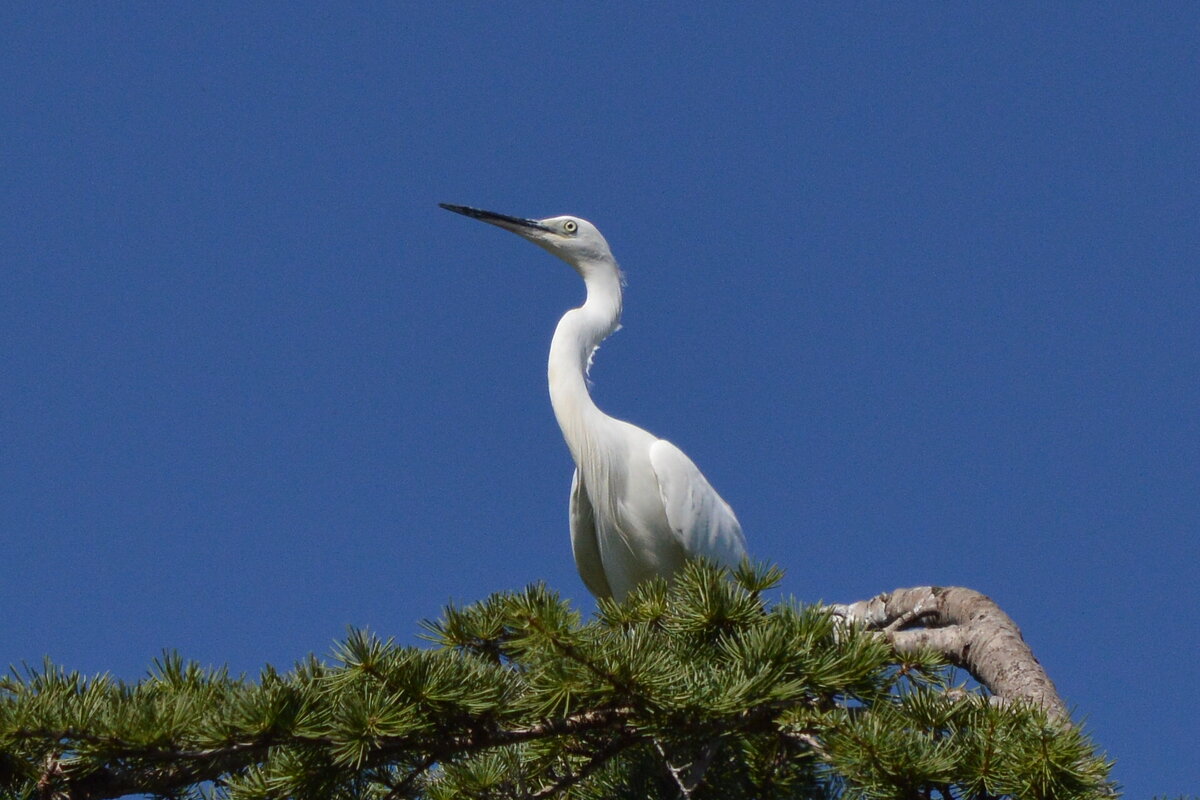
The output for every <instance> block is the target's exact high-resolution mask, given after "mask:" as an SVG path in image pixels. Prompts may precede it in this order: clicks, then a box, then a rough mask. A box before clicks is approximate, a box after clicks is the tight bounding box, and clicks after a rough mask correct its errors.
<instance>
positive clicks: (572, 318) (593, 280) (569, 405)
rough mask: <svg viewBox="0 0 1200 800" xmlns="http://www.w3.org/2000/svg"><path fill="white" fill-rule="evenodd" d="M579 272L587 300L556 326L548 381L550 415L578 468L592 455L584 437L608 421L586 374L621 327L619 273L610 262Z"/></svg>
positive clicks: (583, 268)
mask: <svg viewBox="0 0 1200 800" xmlns="http://www.w3.org/2000/svg"><path fill="white" fill-rule="evenodd" d="M577 269H578V271H579V274H580V275H582V276H583V281H584V285H586V286H587V300H586V301H585V302H584V304H583V305H582V306H580V307H579V308H573V309H571V310H570V311H568V312H567V313H566V314H564V315H563V317H562V319H560V320H559V321H558V327H557V328H556V329H555V331H554V338H553V339H552V340H551V341H550V363H549V366H548V369H547V377H548V379H549V382H550V404H551V405H552V406H553V407H554V416H555V417H556V418H557V419H558V426H559V427H560V428H561V429H562V432H563V438H564V439H566V440H567V447H569V448H570V450H571V455H572V457H573V458H574V459H575V463H576V464H580V463H581V461H580V459H581V456H582V455H583V454H584V453H585V452H589V451H592V450H594V448H589V447H588V445H587V437H588V436H589V435H592V434H594V433H595V432H596V431H597V430H599V427H600V426H602V425H603V422H600V421H601V420H608V419H610V418H609V417H608V416H607V415H606V414H604V412H602V411H601V410H600V409H599V408H597V407H596V404H595V403H594V402H593V401H592V396H591V394H590V393H589V392H588V388H587V369H588V366H589V364H590V362H591V358H592V353H593V352H595V350H596V347H597V346H599V344H600V342H602V341H604V339H605V338H607V337H608V335H609V334H611V333H612V332H613V331H615V330H616V329H617V328H618V327H619V326H620V320H621V273H620V270H618V269H617V264H616V262H615V261H612V260H611V257H610V258H609V259H605V260H604V261H602V262H597V263H589V264H584V265H581V266H579V267H577ZM589 423H590V424H589ZM597 423H599V425H598V424H597Z"/></svg>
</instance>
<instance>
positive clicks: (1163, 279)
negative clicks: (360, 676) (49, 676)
mask: <svg viewBox="0 0 1200 800" xmlns="http://www.w3.org/2000/svg"><path fill="white" fill-rule="evenodd" d="M411 5H412V4H405V6H406V7H403V8H401V7H400V6H399V5H392V4H364V5H361V6H356V7H353V8H351V7H347V6H339V5H334V4H317V3H297V4H291V5H290V6H289V7H288V8H287V9H286V10H283V9H282V7H279V8H278V9H276V8H274V7H270V4H265V5H263V6H262V7H259V8H257V9H252V8H247V7H246V6H247V4H240V3H220V2H214V3H206V4H203V7H202V8H197V9H191V10H182V7H172V9H171V10H167V9H165V7H164V8H162V9H160V8H159V7H156V6H153V5H147V4H132V3H128V4H125V3H112V4H89V5H84V4H52V3H37V4H32V3H30V4H7V5H6V6H5V7H4V9H3V10H2V11H0V74H3V75H4V76H5V77H4V79H3V81H0V102H2V105H3V107H4V108H5V109H6V112H5V113H4V114H3V115H0V163H2V164H3V168H2V169H0V204H2V205H0V253H2V254H3V257H2V263H0V279H2V288H0V374H2V375H3V386H4V391H3V394H2V396H0V537H2V541H3V542H4V551H5V558H4V559H3V561H2V562H0V608H3V611H4V614H3V617H4V621H3V622H2V623H0V642H3V645H2V646H0V662H3V663H13V662H20V661H34V662H36V661H39V660H40V659H41V658H42V657H43V656H46V655H48V656H50V657H51V658H53V659H54V660H56V661H58V662H60V663H62V664H64V665H67V666H70V667H74V668H78V669H81V670H84V671H86V672H98V671H106V670H107V671H111V672H113V673H115V674H117V675H120V676H123V677H131V678H132V677H137V676H138V675H140V674H142V672H143V671H144V669H145V667H146V666H147V665H148V663H149V662H150V660H151V659H152V658H153V657H154V656H156V655H157V654H158V653H159V652H160V651H161V650H162V649H163V648H178V649H179V650H180V651H182V652H183V653H184V654H185V655H187V656H190V657H194V658H197V659H199V660H201V661H203V662H206V663H227V664H229V665H230V667H231V668H233V669H234V670H236V671H241V670H249V671H253V670H256V669H257V668H258V666H259V665H261V664H262V663H263V662H272V663H276V664H280V665H288V664H290V663H291V662H292V661H294V660H295V659H297V658H299V657H301V656H303V655H304V654H306V653H308V652H312V651H316V652H318V653H327V652H328V649H329V645H330V643H331V642H332V641H333V640H334V639H335V638H337V637H339V636H341V635H342V633H343V631H344V628H345V626H346V625H348V624H353V625H356V626H369V627H371V628H373V629H375V630H378V631H380V632H382V633H384V634H387V635H395V636H397V637H398V638H399V639H401V640H403V641H411V640H412V639H413V636H414V634H415V633H416V631H417V621H418V620H419V619H421V618H424V617H431V616H436V615H437V614H438V612H439V609H440V607H441V606H442V604H444V603H445V602H446V601H448V600H451V599H453V600H456V601H460V602H464V601H470V600H473V599H477V598H481V597H484V596H485V595H487V594H488V593H490V592H492V591H496V590H501V589H510V588H516V587H520V586H523V585H524V584H526V583H529V582H531V581H535V580H545V581H547V582H548V583H550V584H551V585H552V586H554V587H556V588H558V589H560V590H561V591H562V592H563V593H564V594H565V595H567V596H569V597H571V598H572V599H574V600H575V601H577V602H578V603H579V604H580V606H581V607H582V608H584V609H590V608H591V607H592V603H591V600H590V599H589V597H588V596H587V594H586V591H585V590H584V588H583V585H582V583H581V582H580V580H579V579H578V577H577V576H576V575H575V573H574V568H573V566H572V563H571V558H570V553H569V543H568V539H567V530H566V501H567V489H568V485H569V480H570V473H571V463H570V458H569V455H568V453H567V451H566V448H565V446H564V445H563V443H562V441H561V438H560V436H559V433H558V430H557V427H556V426H555V422H554V418H553V416H552V414H551V411H550V407H549V401H548V398H547V395H546V389H545V366H544V365H545V356H546V349H547V346H548V343H549V340H550V335H551V333H552V331H553V329H554V325H555V322H556V320H557V318H558V316H559V315H560V314H561V313H562V312H563V311H564V310H566V309H567V308H569V307H571V306H572V305H574V304H576V303H578V302H579V301H580V300H581V298H582V285H581V283H580V281H579V279H578V277H577V276H576V275H575V274H574V273H573V272H572V271H571V270H570V269H569V268H568V267H566V265H564V264H562V263H560V262H558V261H556V260H554V259H553V258H551V257H550V256H549V255H547V254H546V253H544V252H542V251H540V250H539V249H537V248H535V247H532V246H530V245H529V244H528V243H526V242H523V241H521V240H520V239H518V238H517V237H515V236H512V235H510V234H506V233H504V232H502V231H499V230H496V229H494V228H490V227H488V226H485V225H481V224H479V223H476V222H473V221H470V220H466V219H464V218H462V217H458V216H455V215H452V214H448V213H446V212H445V211H442V210H440V209H439V208H438V207H437V205H436V204H437V203H438V202H451V203H462V204H468V205H474V206H479V207H483V208H488V209H493V210H496V211H500V212H505V213H510V214H517V215H522V216H549V215H554V214H563V213H572V214H578V215H580V216H583V217H585V218H588V219H590V220H592V221H593V222H595V223H596V224H597V225H598V226H599V227H600V229H601V230H602V231H603V232H604V233H605V234H606V235H607V237H608V239H609V241H610V243H611V244H612V247H613V250H614V252H615V253H616V255H617V258H618V259H619V260H620V261H621V263H622V266H623V268H624V269H625V272H626V274H627V276H628V282H629V285H628V288H627V293H626V304H625V320H624V321H625V328H624V330H623V331H622V332H620V333H619V334H618V335H616V336H615V337H614V338H612V339H611V340H610V341H609V342H608V343H606V344H605V346H604V348H603V349H602V350H601V352H600V354H599V356H598V358H597V362H596V366H595V368H594V369H593V372H592V377H593V379H594V380H595V394H596V396H597V400H598V402H599V403H600V405H601V407H602V408H604V409H606V410H607V411H609V412H610V413H613V414H615V415H617V416H620V417H623V418H626V419H629V420H631V421H634V422H636V423H638V424H639V425H642V426H643V427H646V428H647V429H649V430H651V431H653V432H655V433H657V434H659V435H661V436H664V437H666V438H669V439H671V440H672V441H674V442H676V443H677V444H679V445H680V446H681V447H682V448H683V449H684V450H685V451H686V452H688V453H689V454H690V455H691V456H692V457H693V459H694V460H695V461H696V462H697V463H698V464H699V465H700V466H701V468H702V469H703V470H704V472H705V473H706V474H707V475H708V477H709V479H710V480H711V481H712V482H713V483H714V485H716V486H717V488H718V489H719V490H720V492H721V493H722V495H724V497H725V498H726V499H727V500H728V501H729V502H730V503H731V504H732V505H733V506H734V508H735V509H736V510H737V513H738V515H739V517H740V519H741V521H742V524H743V526H744V527H745V529H746V534H747V538H748V540H749V544H750V548H751V550H752V552H753V554H754V555H755V556H756V557H757V558H760V559H763V560H768V561H774V562H777V563H779V564H780V565H781V566H783V567H784V568H786V570H787V579H786V582H785V590H786V591H787V592H788V593H790V594H794V595H795V596H797V597H799V598H801V599H804V600H809V601H816V600H821V599H824V600H830V601H849V600H855V599H861V598H864V597H867V596H870V595H873V594H875V593H878V592H881V591H885V590H888V589H892V588H895V587H899V586H911V585H918V584H925V583H938V584H957V585H965V586H970V587H972V588H975V589H978V590H980V591H983V592H985V593H987V594H989V595H991V596H992V597H994V598H995V599H996V600H997V601H999V602H1000V604H1001V605H1002V606H1003V607H1004V608H1005V609H1006V610H1008V611H1009V612H1010V613H1011V614H1012V615H1013V616H1014V618H1015V619H1016V620H1017V621H1018V623H1019V624H1020V625H1021V626H1022V628H1023V629H1024V631H1025V634H1026V637H1027V639H1028V640H1029V641H1030V643H1031V644H1032V646H1033V648H1034V650H1035V652H1036V653H1037V655H1038V656H1039V658H1041V660H1042V661H1043V663H1044V664H1045V665H1046V667H1047V668H1048V670H1049V672H1050V674H1051V676H1052V677H1053V679H1054V680H1055V681H1056V683H1057V685H1058V687H1059V688H1060V690H1061V691H1062V693H1063V694H1064V696H1065V697H1066V699H1067V701H1068V702H1069V703H1070V704H1071V705H1072V706H1073V707H1074V708H1075V709H1076V711H1077V714H1078V715H1079V716H1080V717H1082V718H1086V720H1087V724H1088V727H1089V729H1090V731H1091V732H1092V733H1093V735H1094V736H1095V738H1096V739H1097V741H1098V742H1099V743H1100V744H1101V746H1102V747H1103V748H1104V749H1106V750H1107V751H1108V753H1109V754H1110V755H1111V756H1112V757H1114V758H1115V759H1116V760H1117V766H1116V770H1115V773H1114V774H1115V776H1116V778H1117V779H1118V780H1120V781H1121V782H1122V783H1123V784H1124V785H1125V787H1126V788H1127V790H1128V791H1129V796H1131V797H1149V796H1151V795H1153V794H1156V793H1157V794H1167V795H1170V794H1178V793H1184V792H1189V793H1195V792H1200V760H1198V759H1196V757H1195V756H1196V745H1195V742H1196V740H1197V738H1198V737H1200V723H1198V722H1197V720H1198V719H1200V703H1198V702H1197V700H1196V691H1195V687H1196V685H1197V683H1198V682H1200V668H1198V666H1197V654H1198V653H1200V624H1197V622H1196V618H1195V616H1196V615H1195V608H1196V606H1197V604H1198V603H1200V589H1198V586H1197V584H1198V581H1197V576H1198V572H1200V567H1198V564H1200V545H1198V542H1197V532H1198V530H1200V427H1198V424H1197V409H1198V406H1200V403H1198V401H1200V366H1198V362H1197V345H1198V343H1200V321H1198V320H1200V318H1198V314H1197V307H1198V305H1200V275H1198V271H1197V260H1198V259H1197V256H1198V255H1200V215H1198V214H1197V208H1198V206H1200V202H1198V201H1200V191H1198V189H1197V185H1198V181H1197V179H1198V178H1200V112H1198V104H1197V101H1196V98H1197V97H1200V45H1198V42H1200V10H1198V8H1197V6H1195V5H1194V4H1187V3H1158V4H1141V5H1134V6H1118V5H1108V4H1054V5H1053V7H1049V8H1047V7H1046V6H1045V4H1026V5H1011V4H1005V5H1002V6H995V7H984V6H979V5H971V6H967V7H961V6H956V7H947V6H944V5H921V6H915V7H914V6H909V7H900V6H891V5H869V6H855V7H850V6H844V5H843V4H825V5H819V6H801V5H799V4H792V3H779V4H774V5H771V4H766V3H763V4H755V5H753V6H742V5H736V4H728V5H713V4H705V3H699V4H689V5H687V6H686V7H685V6H682V4H680V5H676V6H669V5H666V4H658V5H649V4H636V5H634V4H625V5H621V4H603V5H599V4H597V5H596V7H595V8H589V7H586V6H584V5H562V4H555V3H522V4H501V3H487V4H485V3H474V4H423V5H421V6H419V7H411Z"/></svg>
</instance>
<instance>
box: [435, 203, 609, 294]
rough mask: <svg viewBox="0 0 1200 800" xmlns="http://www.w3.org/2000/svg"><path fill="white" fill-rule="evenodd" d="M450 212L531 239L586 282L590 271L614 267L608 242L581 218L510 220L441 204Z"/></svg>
mask: <svg viewBox="0 0 1200 800" xmlns="http://www.w3.org/2000/svg"><path fill="white" fill-rule="evenodd" d="M438 205H440V206H441V207H442V208H444V209H446V210H447V211H453V212H455V213H456V214H462V215H464V216H467V217H473V218H474V219H478V220H483V221H484V222H488V223H491V224H492V225H495V226H496V227H498V228H504V230H506V231H512V232H513V233H515V234H517V235H518V236H521V237H522V238H525V239H528V240H529V241H531V242H533V243H534V244H536V245H538V246H539V247H541V248H543V249H545V250H549V251H550V252H551V253H553V254H554V255H556V256H558V257H559V258H561V259H562V260H563V261H566V262H567V263H568V264H570V265H571V266H572V267H574V268H575V269H576V271H578V272H579V273H580V274H581V275H583V276H584V277H585V278H586V277H587V272H588V271H589V268H590V267H592V266H593V265H598V264H612V265H613V267H614V268H615V266H616V261H615V260H614V259H613V255H612V251H611V250H609V248H608V242H606V241H605V240H604V237H603V236H601V235H600V231H598V230H596V226H595V225H593V224H592V223H590V222H588V221H587V220H586V219H580V218H579V217H570V216H566V217H546V218H545V219H523V218H521V217H510V216H508V215H507V214H497V213H496V212H494V211H482V210H480V209H478V208H471V207H469V206H454V205H450V204H448V203H439V204H438Z"/></svg>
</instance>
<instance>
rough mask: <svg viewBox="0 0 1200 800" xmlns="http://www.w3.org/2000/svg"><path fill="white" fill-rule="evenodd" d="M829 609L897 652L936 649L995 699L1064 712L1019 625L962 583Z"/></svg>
mask: <svg viewBox="0 0 1200 800" xmlns="http://www.w3.org/2000/svg"><path fill="white" fill-rule="evenodd" d="M833 609H834V613H835V614H837V615H838V616H841V617H843V618H845V619H846V620H848V621H850V622H856V623H859V624H862V625H864V626H866V627H867V628H869V629H875V630H879V631H881V632H882V633H883V634H884V635H886V636H887V637H888V639H889V640H890V641H891V642H892V645H893V646H894V647H895V648H896V652H898V653H911V652H915V651H917V650H921V649H932V650H934V651H936V652H939V653H941V654H942V655H944V656H945V657H946V658H947V659H949V661H950V662H951V663H953V664H955V665H956V666H959V667H962V668H963V669H965V670H966V671H967V672H969V673H970V674H971V676H972V677H973V678H975V680H977V681H979V682H980V683H981V684H982V685H983V686H985V687H987V689H988V690H989V691H991V692H992V694H993V695H995V696H996V697H997V698H999V701H1000V702H1013V701H1019V702H1026V703H1030V704H1033V705H1037V706H1041V707H1042V708H1044V709H1045V710H1046V711H1047V712H1048V713H1049V714H1050V715H1051V716H1052V717H1056V718H1061V719H1066V718H1067V716H1068V715H1067V707H1066V705H1065V704H1064V703H1063V701H1062V698H1060V697H1059V696H1058V692H1057V690H1055V688H1054V684H1053V683H1052V682H1051V681H1050V678H1049V677H1048V676H1047V675H1046V670H1045V669H1043V668H1042V665H1041V664H1040V663H1039V662H1038V660H1037V658H1036V657H1034V655H1033V651H1032V650H1030V649H1029V645H1027V644H1025V639H1024V638H1023V637H1022V636H1021V629H1020V628H1018V627H1017V624H1016V623H1015V622H1013V621H1012V618H1011V617H1009V616H1008V615H1007V614H1005V613H1004V612H1003V611H1001V610H1000V607H999V606H998V605H996V603H995V601H993V600H992V599H991V598H990V597H987V596H986V595H983V594H980V593H979V592H976V591H973V590H971V589H966V588H963V587H961V586H918V587H915V588H912V589H896V590H895V591H893V592H886V593H884V594H881V595H877V596H876V597H872V598H871V599H870V600H860V601H859V602H857V603H851V604H849V605H838V606H834V607H833Z"/></svg>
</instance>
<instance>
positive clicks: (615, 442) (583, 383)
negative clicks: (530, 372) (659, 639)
mask: <svg viewBox="0 0 1200 800" xmlns="http://www.w3.org/2000/svg"><path fill="white" fill-rule="evenodd" d="M438 205H440V206H441V207H442V208H444V209H446V210H447V211H453V212H455V213H457V214H462V215H464V216H467V217H471V218H473V219H477V220H481V221H483V222H487V223H490V224H492V225H495V226H497V227H499V228H503V229H504V230H506V231H511V232H512V233H515V234H517V235H518V236H520V237H522V238H524V239H527V240H528V241H530V242H533V243H534V244H536V245H538V246H539V247H541V248H543V249H545V250H547V251H549V252H550V253H552V254H553V255H555V256H558V258H560V259H562V260H563V261H565V262H567V263H568V264H570V265H571V266H572V267H573V268H574V269H575V271H576V272H577V273H579V276H580V277H581V278H583V283H584V286H585V288H586V291H587V297H586V299H585V301H584V303H583V305H581V306H579V307H578V308H573V309H571V310H569V311H567V312H566V313H565V314H563V316H562V318H561V319H560V320H559V321H558V326H557V327H556V328H555V331H554V336H553V338H552V339H551V341H550V357H549V363H548V366H547V380H548V382H549V385H550V405H551V406H552V407H553V409H554V415H555V417H556V419H557V420H558V425H559V428H561V429H562V435H563V438H564V439H565V440H566V443H567V448H568V449H569V450H570V452H571V457H572V459H573V460H574V461H575V474H574V476H573V478H572V480H571V495H570V508H569V516H570V532H571V550H572V553H573V555H574V558H575V566H576V568H577V569H578V570H579V575H580V577H581V578H582V579H583V583H584V585H585V586H586V587H587V588H588V590H589V591H590V592H591V593H592V594H593V595H595V596H596V597H598V598H613V599H615V600H617V601H621V600H624V599H625V598H626V597H627V596H628V595H629V593H630V592H631V591H633V589H634V588H635V587H636V586H638V585H639V584H641V583H643V582H645V581H648V580H651V579H653V578H656V577H661V578H664V579H666V580H668V581H670V580H671V579H672V577H673V576H674V575H676V573H678V571H679V570H680V569H681V568H682V567H683V565H684V564H685V563H686V562H687V561H688V560H689V559H705V560H707V561H709V562H712V563H715V564H716V565H718V566H722V567H726V568H729V569H735V568H737V566H738V565H739V564H740V563H741V562H742V561H743V560H744V559H745V558H746V540H745V536H744V535H743V533H742V526H741V524H740V523H738V520H737V516H736V515H735V514H734V513H733V509H732V508H730V506H729V504H728V503H726V502H725V501H724V500H723V499H722V498H721V496H720V495H719V494H717V491H716V490H715V489H714V488H713V487H712V485H711V484H710V483H709V482H708V480H707V479H706V478H705V477H704V475H703V474H702V473H701V472H700V470H699V469H698V468H697V467H696V465H695V464H694V463H693V462H692V460H691V459H690V458H688V457H687V455H685V454H684V452H683V451H682V450H680V449H679V448H678V447H676V446H675V445H674V444H672V443H671V442H669V441H667V440H666V439H660V438H658V437H657V436H655V435H653V434H651V433H649V432H648V431H645V430H643V429H642V428H639V427H638V426H636V425H633V424H631V423H629V422H625V421H624V420H620V419H617V418H615V417H611V416H609V415H608V414H605V413H604V412H603V411H601V410H600V409H599V408H598V407H597V406H596V403H595V402H594V401H593V400H592V396H591V393H590V391H589V389H588V371H589V369H590V367H591V363H592V357H593V355H594V354H595V352H596V349H597V348H598V347H599V346H600V343H601V342H602V341H604V340H605V339H606V338H608V336H609V335H610V334H612V333H613V332H614V331H616V330H617V328H619V327H620V321H621V301H622V285H623V282H624V280H623V275H622V273H621V269H620V267H619V266H618V265H617V261H616V259H615V258H613V254H612V250H611V249H610V248H609V245H608V242H607V241H606V240H605V238H604V237H603V236H602V235H601V234H600V231H599V230H597V229H596V226H595V225H593V224H592V223H590V222H588V221H587V220H585V219H581V218H580V217H575V216H557V217H547V218H545V219H525V218H522V217H513V216H509V215H507V214H497V213H496V212H494V211H483V210H481V209H478V208H471V207H469V206H459V205H451V204H448V203H439V204H438Z"/></svg>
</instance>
